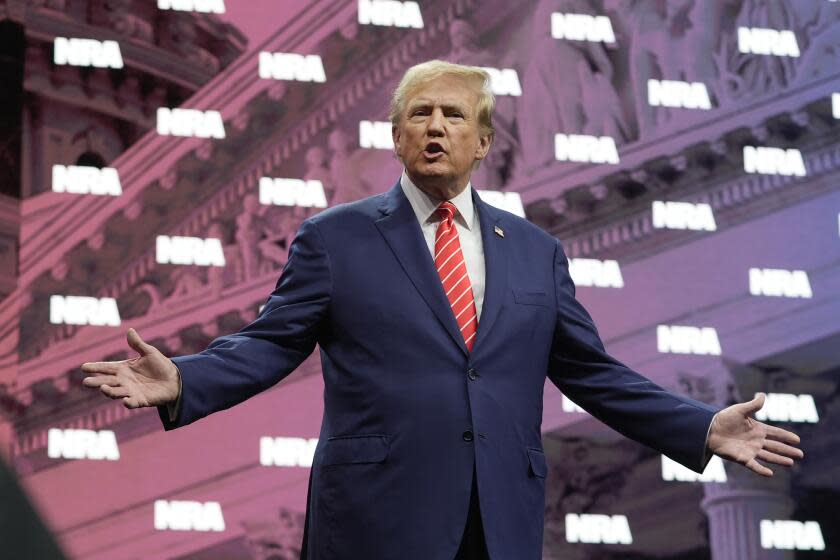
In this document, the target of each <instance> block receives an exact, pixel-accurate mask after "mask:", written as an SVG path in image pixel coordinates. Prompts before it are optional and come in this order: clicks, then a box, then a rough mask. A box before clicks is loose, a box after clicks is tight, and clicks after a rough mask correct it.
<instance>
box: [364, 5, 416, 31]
mask: <svg viewBox="0 0 840 560" xmlns="http://www.w3.org/2000/svg"><path fill="white" fill-rule="evenodd" d="M358 15H359V23H361V24H362V25H383V26H386V27H413V28H415V29H422V28H423V16H422V15H421V14H420V6H418V5H417V2H397V1H396V0H359V12H358Z"/></svg>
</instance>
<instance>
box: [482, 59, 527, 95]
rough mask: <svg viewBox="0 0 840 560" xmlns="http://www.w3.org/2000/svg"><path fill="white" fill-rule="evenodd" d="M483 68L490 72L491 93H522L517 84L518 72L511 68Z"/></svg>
mask: <svg viewBox="0 0 840 560" xmlns="http://www.w3.org/2000/svg"><path fill="white" fill-rule="evenodd" d="M484 70H485V71H487V73H488V74H490V89H491V90H492V91H493V95H512V96H515V97H519V96H520V95H522V86H521V85H520V84H519V74H517V73H516V70H514V69H513V68H491V67H489V66H485V67H484Z"/></svg>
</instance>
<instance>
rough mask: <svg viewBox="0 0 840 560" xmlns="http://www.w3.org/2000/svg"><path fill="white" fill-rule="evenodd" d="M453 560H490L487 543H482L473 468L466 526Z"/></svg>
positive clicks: (476, 486) (481, 529) (476, 487)
mask: <svg viewBox="0 0 840 560" xmlns="http://www.w3.org/2000/svg"><path fill="white" fill-rule="evenodd" d="M455 560H490V556H489V555H488V554H487V543H486V542H485V541H484V527H483V526H482V524H481V511H480V510H479V507H478V484H477V483H476V476H475V468H473V477H472V490H471V491H470V511H469V513H468V514H467V524H466V526H465V527H464V535H463V536H462V537H461V546H459V547H458V553H457V554H456V555H455Z"/></svg>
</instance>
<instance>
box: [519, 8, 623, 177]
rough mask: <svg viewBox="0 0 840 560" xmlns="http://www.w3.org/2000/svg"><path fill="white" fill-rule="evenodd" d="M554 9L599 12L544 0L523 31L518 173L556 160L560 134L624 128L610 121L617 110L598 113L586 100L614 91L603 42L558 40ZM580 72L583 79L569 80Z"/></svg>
mask: <svg viewBox="0 0 840 560" xmlns="http://www.w3.org/2000/svg"><path fill="white" fill-rule="evenodd" d="M553 12H564V13H566V12H568V13H588V14H595V11H594V10H593V9H592V6H591V5H590V4H589V3H588V2H586V1H583V0H540V2H539V3H538V4H537V7H536V9H535V10H534V14H533V17H532V18H531V22H530V25H528V26H525V28H524V29H523V32H524V34H525V35H524V36H523V39H522V40H523V43H525V44H527V45H528V46H529V48H528V54H527V62H526V65H525V68H524V70H523V72H522V96H521V97H519V98H518V102H517V109H516V120H517V125H518V128H519V138H520V142H521V156H522V159H521V165H519V164H517V173H519V172H524V173H531V172H533V171H535V170H538V169H540V168H542V167H544V166H546V165H548V164H549V163H552V162H553V161H554V148H553V139H554V135H555V134H557V133H559V132H566V133H569V134H580V133H582V132H583V131H584V130H585V129H586V128H587V127H588V128H589V129H590V130H598V129H601V130H604V129H620V128H621V127H620V126H617V125H616V123H614V122H613V123H610V122H609V121H615V116H614V115H613V114H606V115H605V114H603V113H600V112H599V111H598V108H597V107H596V106H595V105H593V104H592V102H591V101H589V100H587V101H586V102H584V97H586V96H589V95H590V94H592V96H593V97H594V96H596V95H604V94H607V95H608V96H609V95H612V96H615V95H616V94H615V88H614V87H613V86H612V74H613V65H612V62H611V61H610V59H609V57H608V56H607V53H606V50H605V49H604V46H603V44H601V43H593V42H589V41H567V40H562V39H555V38H554V37H552V35H551V14H552V13H553ZM576 72H577V73H578V76H579V78H581V79H577V80H575V79H569V75H570V74H574V73H576ZM596 74H600V76H596ZM585 88H597V90H598V91H591V90H587V89H585ZM536 107H539V108H540V110H535V108H536Z"/></svg>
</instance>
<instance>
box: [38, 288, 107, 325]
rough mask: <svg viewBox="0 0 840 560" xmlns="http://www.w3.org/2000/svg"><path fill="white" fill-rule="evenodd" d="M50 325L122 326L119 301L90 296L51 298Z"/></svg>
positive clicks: (55, 296) (56, 296) (57, 296)
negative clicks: (118, 306) (118, 307)
mask: <svg viewBox="0 0 840 560" xmlns="http://www.w3.org/2000/svg"><path fill="white" fill-rule="evenodd" d="M50 323H52V324H54V325H62V324H64V325H94V326H109V327H118V326H120V312H119V311H118V310H117V300H115V299H114V298H109V297H104V298H95V297H88V296H59V295H53V296H50Z"/></svg>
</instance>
